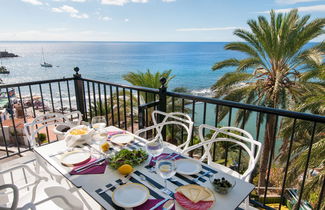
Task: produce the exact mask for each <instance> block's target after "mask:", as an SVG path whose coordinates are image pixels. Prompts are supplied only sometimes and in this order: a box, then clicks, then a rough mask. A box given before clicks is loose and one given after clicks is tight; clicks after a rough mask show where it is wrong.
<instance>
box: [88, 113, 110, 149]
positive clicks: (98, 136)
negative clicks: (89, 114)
mask: <svg viewBox="0 0 325 210" xmlns="http://www.w3.org/2000/svg"><path fill="white" fill-rule="evenodd" d="M91 125H92V127H93V128H94V130H95V133H94V134H93V136H92V140H93V142H94V143H95V144H98V145H99V149H100V145H102V144H103V143H104V142H105V141H106V140H107V133H106V132H105V129H104V128H105V127H106V119H105V117H104V116H96V117H93V118H92V119H91Z"/></svg>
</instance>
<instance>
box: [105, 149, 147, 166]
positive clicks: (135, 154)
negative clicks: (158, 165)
mask: <svg viewBox="0 0 325 210" xmlns="http://www.w3.org/2000/svg"><path fill="white" fill-rule="evenodd" d="M147 158H148V154H147V153H146V152H145V151H144V150H143V149H137V150H132V151H131V150H128V149H122V150H120V151H119V152H118V153H116V154H115V155H114V156H112V157H110V158H109V165H110V166H111V167H112V168H114V169H117V168H119V167H120V166H121V165H123V164H129V165H131V166H132V167H134V166H137V165H140V164H141V163H143V162H144V161H145V160H147Z"/></svg>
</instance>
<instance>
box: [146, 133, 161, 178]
mask: <svg viewBox="0 0 325 210" xmlns="http://www.w3.org/2000/svg"><path fill="white" fill-rule="evenodd" d="M146 149H147V152H148V153H149V154H150V155H151V156H152V161H153V163H154V164H155V163H156V160H155V158H156V157H157V156H159V155H160V154H161V153H162V152H163V150H164V143H163V141H162V139H160V138H157V139H154V140H152V141H150V142H148V143H147V144H146ZM151 172H154V167H151Z"/></svg>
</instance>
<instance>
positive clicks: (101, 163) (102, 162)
mask: <svg viewBox="0 0 325 210" xmlns="http://www.w3.org/2000/svg"><path fill="white" fill-rule="evenodd" d="M104 163H105V160H103V161H101V162H99V163H95V164H92V165H89V166H88V167H85V168H83V169H80V170H78V169H76V170H75V171H76V172H77V173H80V172H83V171H84V170H87V169H89V168H92V167H94V166H101V165H103V164H104Z"/></svg>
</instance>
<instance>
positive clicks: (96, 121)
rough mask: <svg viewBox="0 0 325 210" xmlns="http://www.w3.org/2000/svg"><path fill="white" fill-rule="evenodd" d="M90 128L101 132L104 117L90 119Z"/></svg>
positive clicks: (104, 125) (104, 122)
mask: <svg viewBox="0 0 325 210" xmlns="http://www.w3.org/2000/svg"><path fill="white" fill-rule="evenodd" d="M91 126H92V127H93V129H95V130H96V131H100V130H103V129H104V128H105V127H106V119H105V117H104V116H96V117H93V118H92V119H91Z"/></svg>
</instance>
